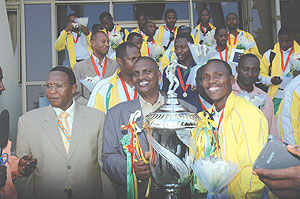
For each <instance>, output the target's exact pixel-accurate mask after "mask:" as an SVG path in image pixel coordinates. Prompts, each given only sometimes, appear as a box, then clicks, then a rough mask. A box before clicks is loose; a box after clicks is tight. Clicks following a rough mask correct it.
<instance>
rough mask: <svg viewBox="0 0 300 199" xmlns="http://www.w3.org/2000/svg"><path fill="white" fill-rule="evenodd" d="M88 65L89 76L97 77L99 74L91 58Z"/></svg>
mask: <svg viewBox="0 0 300 199" xmlns="http://www.w3.org/2000/svg"><path fill="white" fill-rule="evenodd" d="M86 63H87V66H88V67H86V68H87V69H88V71H87V74H88V76H92V77H94V76H96V75H97V74H96V72H95V69H94V66H93V63H92V60H91V57H90V58H89V59H88V60H87V62H86Z"/></svg>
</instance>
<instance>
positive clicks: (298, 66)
mask: <svg viewBox="0 0 300 199" xmlns="http://www.w3.org/2000/svg"><path fill="white" fill-rule="evenodd" d="M291 64H292V65H291V70H290V72H289V73H288V74H287V75H286V76H287V77H289V76H290V75H292V74H293V72H294V71H295V70H296V71H300V53H297V54H295V55H294V56H293V57H291Z"/></svg>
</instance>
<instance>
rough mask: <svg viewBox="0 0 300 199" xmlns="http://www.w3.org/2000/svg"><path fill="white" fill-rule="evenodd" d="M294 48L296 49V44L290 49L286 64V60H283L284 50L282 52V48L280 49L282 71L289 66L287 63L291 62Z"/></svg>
mask: <svg viewBox="0 0 300 199" xmlns="http://www.w3.org/2000/svg"><path fill="white" fill-rule="evenodd" d="M293 50H294V46H292V48H291V50H290V52H289V55H288V57H287V59H286V62H285V64H284V60H283V52H282V50H281V49H280V53H281V68H282V71H283V72H284V71H285V69H286V67H287V65H288V63H289V61H290V57H291V55H292V53H293Z"/></svg>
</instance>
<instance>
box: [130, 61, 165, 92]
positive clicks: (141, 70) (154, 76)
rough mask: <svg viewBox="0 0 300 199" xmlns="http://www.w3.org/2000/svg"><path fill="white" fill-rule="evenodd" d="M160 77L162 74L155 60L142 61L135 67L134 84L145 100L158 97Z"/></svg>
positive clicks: (133, 69) (133, 70) (133, 71)
mask: <svg viewBox="0 0 300 199" xmlns="http://www.w3.org/2000/svg"><path fill="white" fill-rule="evenodd" d="M150 59H151V58H150ZM160 77H161V73H160V71H159V70H158V66H157V64H156V63H155V62H154V61H153V60H152V61H151V60H147V59H142V60H138V61H137V62H136V63H135V64H134V65H133V68H132V83H133V85H134V86H135V88H136V90H137V91H138V93H139V95H141V96H142V97H143V98H147V97H149V96H150V97H151V96H152V97H155V96H157V94H158V81H159V79H160Z"/></svg>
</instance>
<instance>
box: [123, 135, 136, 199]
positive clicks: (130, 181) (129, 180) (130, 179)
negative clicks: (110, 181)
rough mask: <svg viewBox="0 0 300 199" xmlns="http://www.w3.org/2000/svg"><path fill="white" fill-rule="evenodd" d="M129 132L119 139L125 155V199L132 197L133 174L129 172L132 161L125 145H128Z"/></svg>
mask: <svg viewBox="0 0 300 199" xmlns="http://www.w3.org/2000/svg"><path fill="white" fill-rule="evenodd" d="M130 140H131V134H130V133H128V134H126V135H124V136H123V138H122V139H121V140H120V142H121V144H122V147H123V150H124V152H125V153H126V156H127V199H134V182H133V174H132V173H131V169H132V163H131V155H132V154H131V153H129V151H128V148H127V149H126V146H128V145H130Z"/></svg>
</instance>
